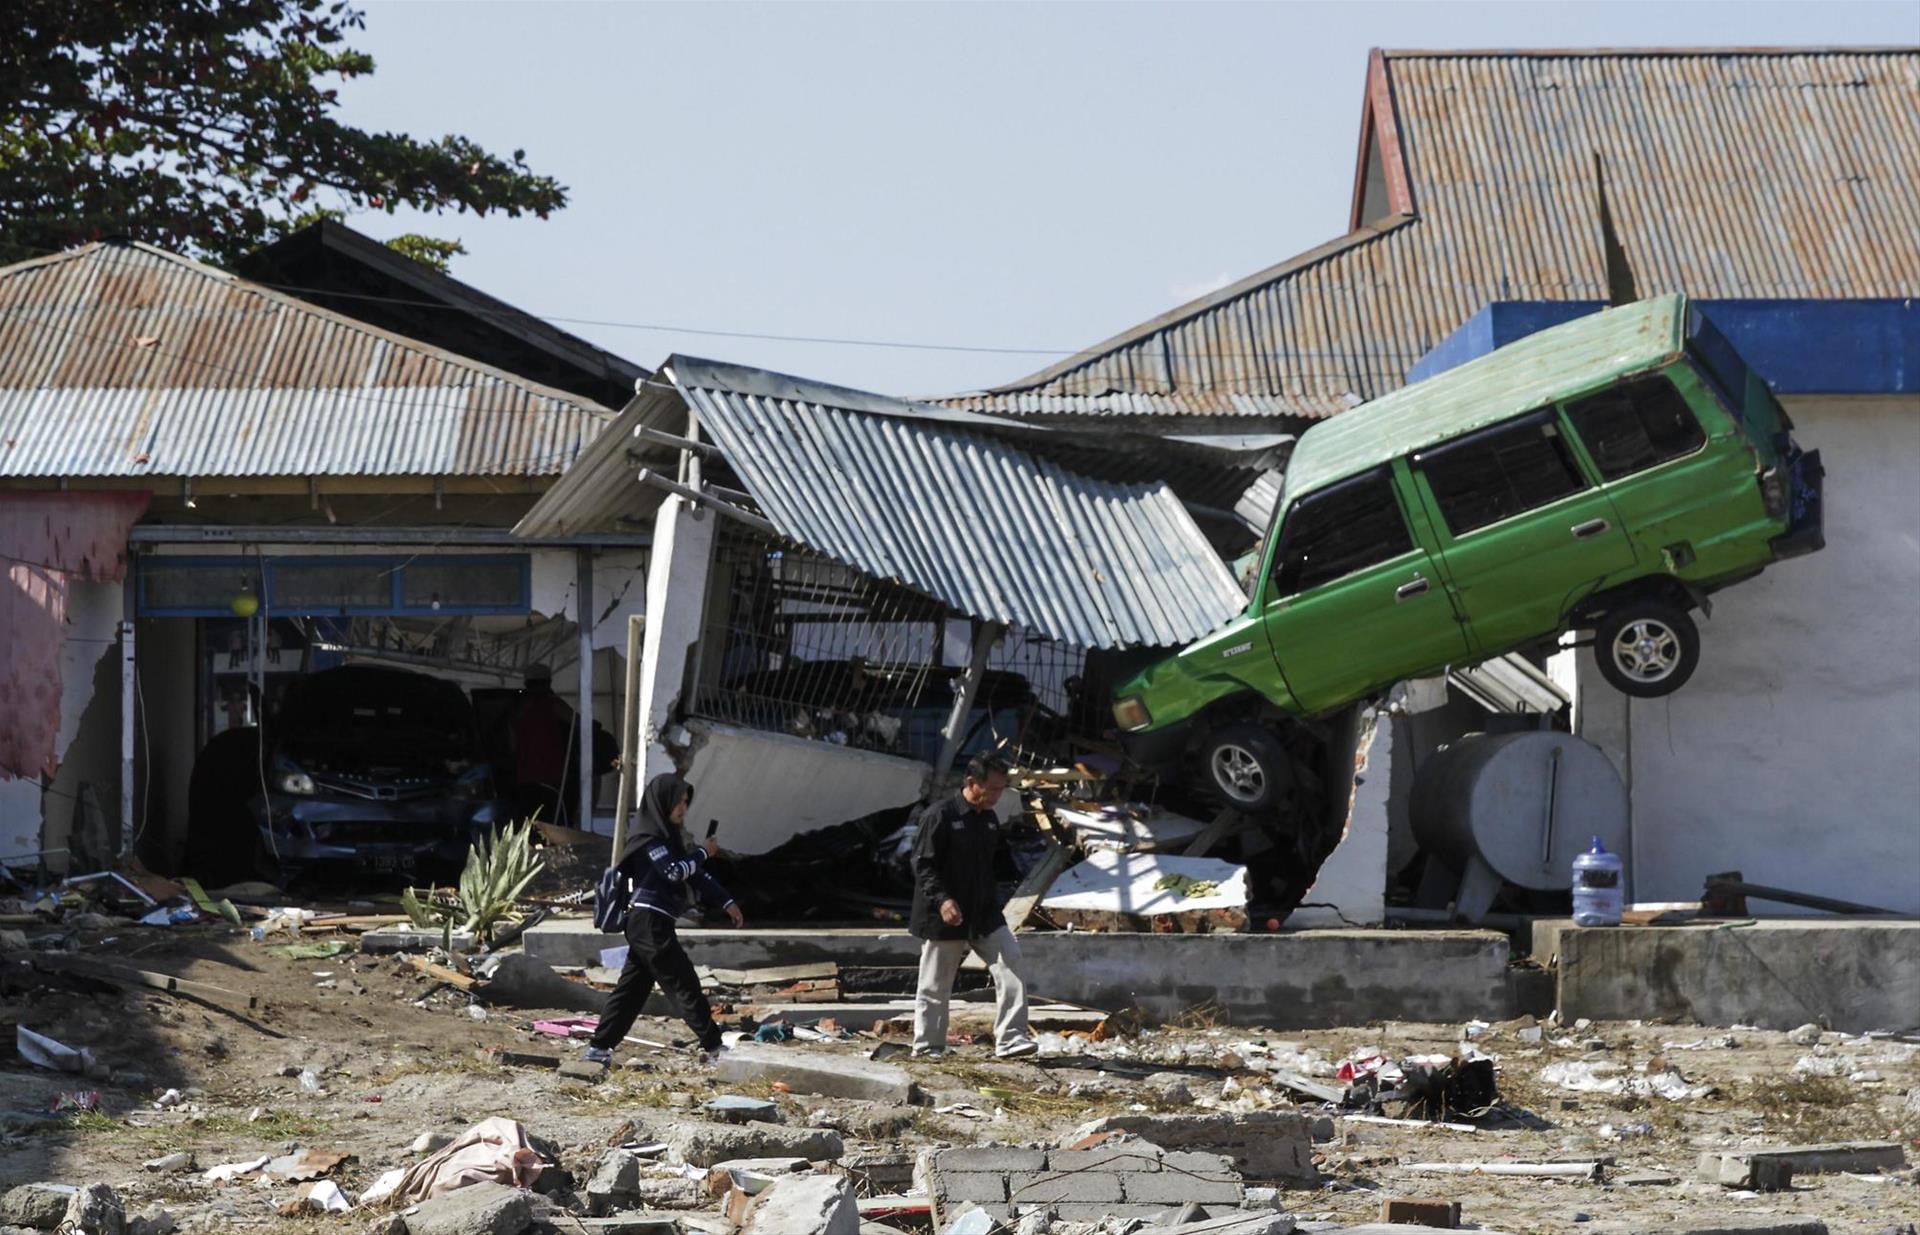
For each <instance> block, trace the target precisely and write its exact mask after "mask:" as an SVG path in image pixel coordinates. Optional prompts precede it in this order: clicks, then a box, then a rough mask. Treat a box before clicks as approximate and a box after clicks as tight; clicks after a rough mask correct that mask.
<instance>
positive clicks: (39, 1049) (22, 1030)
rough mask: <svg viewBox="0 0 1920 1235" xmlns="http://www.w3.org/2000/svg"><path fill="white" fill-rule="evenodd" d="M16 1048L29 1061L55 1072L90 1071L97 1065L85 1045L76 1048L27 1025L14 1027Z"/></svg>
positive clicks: (21, 1056)
mask: <svg viewBox="0 0 1920 1235" xmlns="http://www.w3.org/2000/svg"><path fill="white" fill-rule="evenodd" d="M14 1049H15V1050H17V1051H19V1052H20V1058H22V1059H24V1060H26V1061H27V1062H28V1063H30V1064H32V1065H34V1066H35V1067H37V1068H46V1069H49V1070H50V1071H54V1072H88V1071H91V1070H93V1069H94V1068H96V1067H97V1065H96V1064H95V1063H94V1059H93V1053H92V1052H91V1051H89V1050H87V1049H85V1048H84V1047H83V1048H81V1049H79V1050H75V1049H74V1048H73V1047H71V1046H67V1045H65V1044H64V1043H60V1042H55V1041H54V1040H53V1039H52V1038H49V1037H47V1036H46V1035H45V1034H38V1033H35V1032H34V1031H33V1030H31V1029H28V1028H27V1027H26V1026H25V1025H19V1026H16V1027H15V1028H14Z"/></svg>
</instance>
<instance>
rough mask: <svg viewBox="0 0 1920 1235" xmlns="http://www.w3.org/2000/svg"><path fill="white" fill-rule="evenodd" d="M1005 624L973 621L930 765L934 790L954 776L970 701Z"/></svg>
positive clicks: (976, 693)
mask: <svg viewBox="0 0 1920 1235" xmlns="http://www.w3.org/2000/svg"><path fill="white" fill-rule="evenodd" d="M1006 632H1007V628H1006V627H1004V626H1002V625H1000V624H999V623H998V622H975V623H974V627H973V644H972V646H971V647H970V648H969V649H968V652H967V667H966V669H965V670H964V671H963V672H962V673H961V675H960V689H959V690H958V691H956V692H954V696H953V710H952V711H951V712H949V713H948V714H947V723H946V726H945V727H944V728H942V729H941V731H940V756H939V760H938V762H936V763H935V764H934V765H933V783H932V786H931V789H932V791H933V792H936V793H937V792H939V791H940V790H941V789H942V788H944V786H945V785H946V784H947V783H948V782H950V781H951V780H952V778H953V761H954V759H955V758H957V757H958V756H959V754H960V743H961V741H962V740H964V739H965V737H966V735H967V717H968V716H970V715H971V714H972V713H973V701H974V699H975V698H976V697H977V696H978V695H979V694H980V683H981V682H982V681H983V680H984V679H985V678H986V676H987V658H988V657H989V656H990V655H991V654H992V652H993V645H994V644H996V643H998V642H999V641H1000V636H1001V635H1004V634H1005V633H1006Z"/></svg>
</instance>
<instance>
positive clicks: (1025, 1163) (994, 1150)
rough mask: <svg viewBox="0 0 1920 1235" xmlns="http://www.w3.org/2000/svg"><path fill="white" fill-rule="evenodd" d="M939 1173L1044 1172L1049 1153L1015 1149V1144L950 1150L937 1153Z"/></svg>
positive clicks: (1037, 1150)
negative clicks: (1013, 1145)
mask: <svg viewBox="0 0 1920 1235" xmlns="http://www.w3.org/2000/svg"><path fill="white" fill-rule="evenodd" d="M933 1169H934V1170H936V1171H1008V1172H1011V1171H1044V1170H1046V1169H1047V1151H1046V1150H1044V1149H1015V1148H1014V1147H1012V1146H1011V1145H985V1146H980V1147H978V1148H974V1149H948V1150H945V1151H943V1152H941V1153H938V1154H935V1155H934V1159H933Z"/></svg>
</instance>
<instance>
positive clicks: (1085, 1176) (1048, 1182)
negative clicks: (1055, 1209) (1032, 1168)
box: [1007, 1171, 1120, 1205]
mask: <svg viewBox="0 0 1920 1235" xmlns="http://www.w3.org/2000/svg"><path fill="white" fill-rule="evenodd" d="M1007 1199H1008V1200H1010V1201H1012V1202H1013V1203H1014V1204H1016V1205H1048V1204H1052V1203H1054V1202H1056V1201H1077V1202H1090V1201H1118V1200H1120V1176H1119V1175H1117V1174H1114V1173H1113V1172H1111V1171H1084V1172H1081V1173H1080V1174H1077V1175H1054V1174H1028V1175H1015V1176H1014V1177H1013V1178H1011V1179H1009V1180H1008V1181H1007Z"/></svg>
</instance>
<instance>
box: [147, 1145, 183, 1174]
mask: <svg viewBox="0 0 1920 1235" xmlns="http://www.w3.org/2000/svg"><path fill="white" fill-rule="evenodd" d="M141 1165H142V1166H143V1167H145V1168H146V1169H147V1170H149V1171H154V1172H156V1173H158V1174H162V1175H171V1174H175V1173H176V1172H180V1171H191V1170H193V1169H194V1161H193V1154H192V1152H191V1151H188V1150H181V1151H180V1152H179V1153H171V1154H167V1155H166V1156H164V1157H160V1158H150V1159H148V1160H147V1161H146V1162H143V1163H141Z"/></svg>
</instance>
